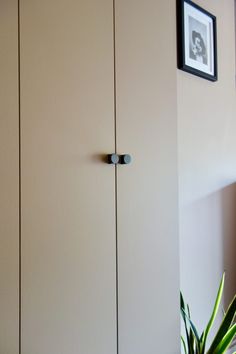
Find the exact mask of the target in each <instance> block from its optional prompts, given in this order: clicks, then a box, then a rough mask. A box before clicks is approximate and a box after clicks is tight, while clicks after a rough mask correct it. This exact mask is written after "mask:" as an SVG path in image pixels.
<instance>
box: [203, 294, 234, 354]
mask: <svg viewBox="0 0 236 354" xmlns="http://www.w3.org/2000/svg"><path fill="white" fill-rule="evenodd" d="M235 314H236V295H235V296H234V298H233V301H232V302H231V304H230V305H229V307H228V309H227V311H226V314H225V317H224V319H223V321H222V323H221V325H220V328H219V329H218V332H217V333H216V336H215V338H214V340H213V342H212V344H211V346H210V349H209V353H213V352H214V350H215V349H216V347H217V346H218V344H219V343H220V342H221V340H222V338H223V337H224V336H225V334H226V333H227V332H228V330H229V328H230V326H231V325H232V323H233V321H234V318H235Z"/></svg>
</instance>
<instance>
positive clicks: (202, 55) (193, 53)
mask: <svg viewBox="0 0 236 354" xmlns="http://www.w3.org/2000/svg"><path fill="white" fill-rule="evenodd" d="M189 37H190V38H189V42H190V43H189V44H190V45H189V56H190V58H191V59H193V60H196V61H198V62H200V63H203V64H205V65H207V64H208V55H207V46H206V44H207V42H206V41H207V27H206V25H204V24H203V23H201V22H200V21H197V20H196V19H194V18H193V17H191V16H189Z"/></svg>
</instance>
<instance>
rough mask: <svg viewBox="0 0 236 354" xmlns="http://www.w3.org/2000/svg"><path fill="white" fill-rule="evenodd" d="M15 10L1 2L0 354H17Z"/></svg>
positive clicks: (9, 0)
mask: <svg viewBox="0 0 236 354" xmlns="http://www.w3.org/2000/svg"><path fill="white" fill-rule="evenodd" d="M17 16H18V10H17V1H16V0H2V1H1V2H0V77H1V79H0V82H1V84H0V166H1V167H0V353H2V354H18V353H19V109H18V106H19V104H18V101H19V100H18V28H17V24H18V20H17Z"/></svg>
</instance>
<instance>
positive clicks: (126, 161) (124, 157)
mask: <svg viewBox="0 0 236 354" xmlns="http://www.w3.org/2000/svg"><path fill="white" fill-rule="evenodd" d="M131 160H132V159H131V156H130V155H129V154H124V155H120V164H121V165H128V164H129V163H131Z"/></svg>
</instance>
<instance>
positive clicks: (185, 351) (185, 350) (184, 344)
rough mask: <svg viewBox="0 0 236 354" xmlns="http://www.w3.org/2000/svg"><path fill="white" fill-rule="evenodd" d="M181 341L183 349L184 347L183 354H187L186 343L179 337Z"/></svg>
mask: <svg viewBox="0 0 236 354" xmlns="http://www.w3.org/2000/svg"><path fill="white" fill-rule="evenodd" d="M181 340H182V343H183V347H184V353H185V354H187V347H186V343H185V340H184V338H183V337H182V336H181Z"/></svg>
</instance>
